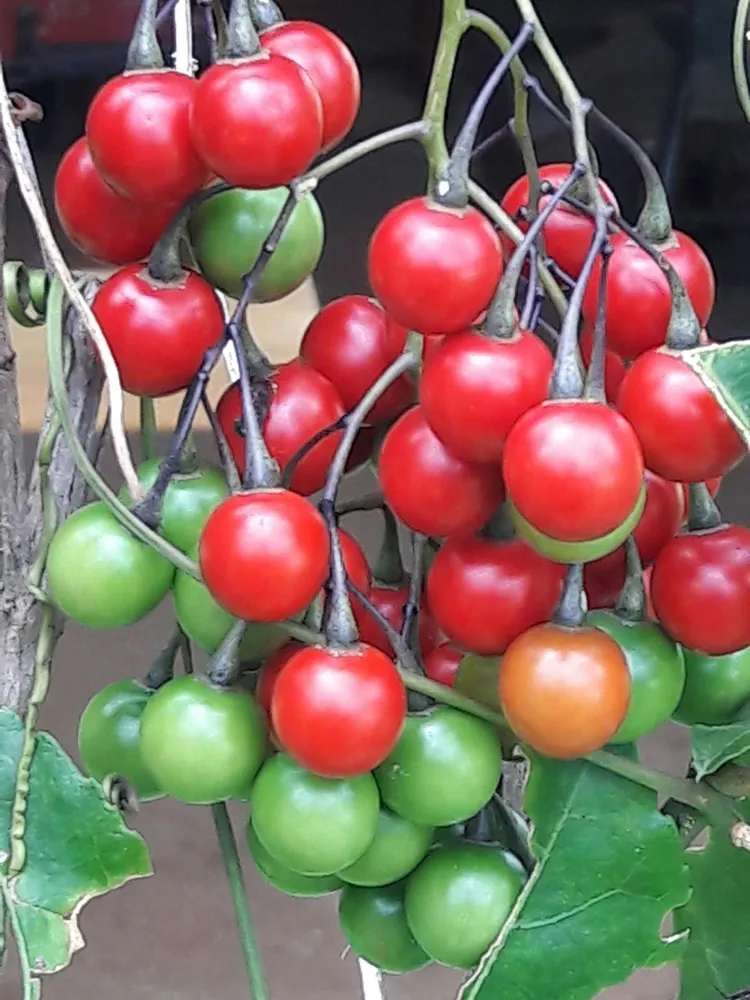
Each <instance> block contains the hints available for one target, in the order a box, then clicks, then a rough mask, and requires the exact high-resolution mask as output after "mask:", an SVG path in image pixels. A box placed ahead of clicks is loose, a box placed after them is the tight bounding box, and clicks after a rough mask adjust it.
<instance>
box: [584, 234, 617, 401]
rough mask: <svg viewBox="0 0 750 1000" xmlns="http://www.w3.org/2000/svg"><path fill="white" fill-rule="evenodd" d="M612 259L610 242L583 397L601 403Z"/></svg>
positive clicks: (604, 250) (604, 254)
mask: <svg viewBox="0 0 750 1000" xmlns="http://www.w3.org/2000/svg"><path fill="white" fill-rule="evenodd" d="M611 257H612V246H611V244H610V243H609V242H607V243H605V244H604V247H603V248H602V266H601V270H600V272H599V297H598V300H597V306H596V319H595V321H594V336H593V342H592V346H591V360H590V362H589V368H588V371H587V372H586V380H585V384H584V387H583V395H584V397H585V398H586V399H592V400H595V401H596V402H599V403H605V402H606V401H607V393H606V381H605V375H606V355H607V275H608V274H609V262H610V259H611Z"/></svg>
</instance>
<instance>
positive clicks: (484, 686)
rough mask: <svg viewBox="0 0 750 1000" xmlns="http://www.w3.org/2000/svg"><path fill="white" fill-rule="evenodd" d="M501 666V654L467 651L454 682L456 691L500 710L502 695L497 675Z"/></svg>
mask: <svg viewBox="0 0 750 1000" xmlns="http://www.w3.org/2000/svg"><path fill="white" fill-rule="evenodd" d="M499 668H500V657H499V656H479V655H478V654H477V653H466V655H465V656H464V657H463V659H462V660H461V662H460V663H459V665H458V672H457V674H456V679H455V681H454V682H453V688H454V690H455V691H458V692H460V693H461V694H465V695H466V696H467V698H473V699H474V701H479V702H481V703H482V704H483V705H489V707H490V708H494V709H496V710H497V711H498V712H499V711H500V695H499V693H498V689H497V677H498V671H499Z"/></svg>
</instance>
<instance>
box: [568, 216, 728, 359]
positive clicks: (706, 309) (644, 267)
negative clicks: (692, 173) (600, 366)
mask: <svg viewBox="0 0 750 1000" xmlns="http://www.w3.org/2000/svg"><path fill="white" fill-rule="evenodd" d="M672 236H673V240H674V245H671V244H670V245H668V246H666V247H664V248H663V249H662V253H663V254H664V256H665V257H666V259H667V260H668V261H669V263H670V264H671V265H672V267H673V268H674V269H675V271H676V272H677V274H678V275H679V277H680V278H681V279H682V282H683V284H684V285H685V288H686V290H687V293H688V295H689V296H690V301H691V302H692V303H693V308H694V309H695V312H696V314H697V316H698V321H699V322H700V324H701V326H705V325H706V323H707V322H708V318H709V316H710V315H711V311H712V310H713V307H714V298H715V294H716V286H715V282H714V272H713V270H712V268H711V264H710V263H709V260H708V258H707V257H706V255H705V254H704V252H703V251H702V250H701V248H700V247H699V246H698V244H697V243H695V242H694V241H693V240H691V239H690V237H689V236H686V235H685V234H684V233H679V232H677V231H676V230H675V231H674V232H673V234H672ZM611 244H612V256H611V257H610V260H609V269H608V271H607V301H606V323H607V343H608V345H609V347H610V348H611V349H612V350H613V351H615V352H616V353H617V354H619V355H620V357H621V358H624V359H625V360H626V361H630V360H632V359H633V358H637V357H638V356H639V355H641V354H643V352H644V351H648V350H650V349H651V348H655V347H660V346H661V345H662V344H663V343H664V342H665V340H666V336H667V327H668V325H669V317H670V315H671V310H672V296H671V294H670V291H669V284H668V282H667V279H666V277H665V275H664V272H663V271H662V269H661V268H660V267H659V265H658V264H657V263H656V261H654V260H652V258H651V257H649V255H648V254H647V253H646V251H645V250H642V249H641V248H640V247H639V246H638V245H637V244H636V243H634V242H633V241H632V240H631V239H630V238H629V237H628V236H626V235H625V234H624V233H615V235H614V236H613V237H612V239H611ZM599 267H600V264H599V263H598V262H597V265H596V266H595V268H594V272H593V274H592V276H591V280H590V281H589V283H588V285H587V286H586V294H585V296H584V300H583V315H584V318H585V319H586V320H587V322H589V323H592V324H593V322H594V320H595V319H596V310H597V303H598V300H599V274H598V271H599Z"/></svg>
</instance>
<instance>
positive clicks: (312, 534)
mask: <svg viewBox="0 0 750 1000" xmlns="http://www.w3.org/2000/svg"><path fill="white" fill-rule="evenodd" d="M328 555H329V545H328V532H327V531H326V526H325V522H324V521H323V518H322V517H321V516H320V514H319V513H318V511H317V510H316V509H315V507H313V506H312V504H310V503H308V501H307V500H305V499H304V498H303V497H301V496H299V495H298V494H297V493H292V492H291V491H290V490H280V489H260V490H251V491H250V492H248V493H237V494H235V495H234V496H231V497H228V498H227V499H226V500H224V501H222V503H220V504H219V506H218V507H217V508H216V510H215V511H214V512H213V514H212V515H211V517H210V518H209V519H208V521H207V523H206V527H205V528H204V529H203V535H202V536H201V540H200V544H199V561H200V568H201V574H202V576H203V582H204V583H205V585H206V587H207V588H208V590H209V592H210V594H211V596H212V597H213V598H214V600H215V601H217V603H219V604H220V605H221V606H222V607H223V608H225V609H226V610H227V611H229V612H230V614H233V615H235V617H237V618H244V619H246V620H247V621H256V622H275V621H280V620H281V619H282V618H289V617H290V616H291V615H296V614H299V613H300V612H301V611H304V610H305V608H307V606H308V605H309V604H310V603H311V602H312V600H313V599H314V598H315V596H316V595H317V593H318V592H319V590H320V588H321V587H322V586H323V584H324V583H325V580H326V577H327V576H328Z"/></svg>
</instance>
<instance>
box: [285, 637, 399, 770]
mask: <svg viewBox="0 0 750 1000" xmlns="http://www.w3.org/2000/svg"><path fill="white" fill-rule="evenodd" d="M405 718H406V691H405V689H404V685H403V682H402V680H401V678H400V677H399V674H398V671H397V670H396V667H395V666H394V664H393V663H392V662H391V660H390V659H389V658H388V657H387V656H385V655H384V654H383V653H381V652H380V650H379V649H375V648H374V647H373V646H366V645H363V644H362V643H359V644H358V645H357V646H355V647H354V648H352V649H325V648H322V647H319V646H311V647H308V648H307V649H302V650H300V651H299V652H298V653H296V654H295V655H294V656H293V657H291V659H290V660H289V661H288V662H287V664H286V666H285V667H284V669H283V670H282V671H281V673H280V674H279V676H278V678H277V680H276V685H275V687H274V691H273V698H272V700H271V719H272V721H273V727H274V731H275V733H276V735H277V737H278V739H279V742H280V743H281V745H282V746H283V748H284V749H285V750H286V752H287V753H288V754H289V756H290V757H292V758H294V760H296V761H297V763H298V764H301V765H302V766H303V767H304V768H305V769H306V770H308V771H311V772H312V773H313V774H317V775H320V776H321V777H324V778H353V777H356V776H357V775H359V774H366V773H367V772H368V771H371V770H372V769H373V768H374V767H377V766H378V765H379V764H381V763H382V762H383V760H385V758H386V757H387V756H388V754H389V753H390V752H391V750H392V749H393V747H394V746H395V744H396V741H397V740H398V738H399V736H400V735H401V729H402V728H403V724H404V719H405Z"/></svg>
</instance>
